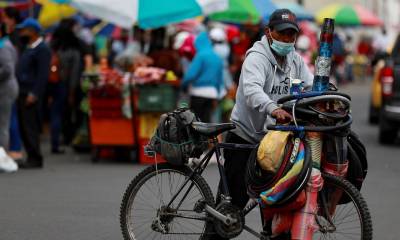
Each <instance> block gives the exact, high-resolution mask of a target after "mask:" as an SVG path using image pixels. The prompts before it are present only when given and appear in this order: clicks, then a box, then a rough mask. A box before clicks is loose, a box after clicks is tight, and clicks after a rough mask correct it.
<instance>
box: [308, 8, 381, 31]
mask: <svg viewBox="0 0 400 240" xmlns="http://www.w3.org/2000/svg"><path fill="white" fill-rule="evenodd" d="M324 18H334V19H335V24H338V25H353V26H357V25H364V26H381V25H382V24H383V22H382V20H381V19H379V18H378V17H377V16H375V14H373V13H372V12H370V11H369V10H368V9H366V8H364V7H363V6H361V5H359V4H356V5H349V4H332V5H329V6H327V7H325V8H323V9H322V10H320V11H319V12H318V13H317V15H316V20H317V22H318V23H322V22H323V21H324Z"/></svg>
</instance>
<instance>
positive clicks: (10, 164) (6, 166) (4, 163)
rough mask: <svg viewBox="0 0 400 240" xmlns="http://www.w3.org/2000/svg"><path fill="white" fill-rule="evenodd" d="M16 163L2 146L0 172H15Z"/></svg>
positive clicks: (16, 168) (0, 149) (0, 150)
mask: <svg viewBox="0 0 400 240" xmlns="http://www.w3.org/2000/svg"><path fill="white" fill-rule="evenodd" d="M17 170H18V165H17V163H16V162H15V161H14V159H12V158H11V157H10V156H8V155H7V153H6V152H5V151H4V148H0V172H8V173H10V172H16V171H17Z"/></svg>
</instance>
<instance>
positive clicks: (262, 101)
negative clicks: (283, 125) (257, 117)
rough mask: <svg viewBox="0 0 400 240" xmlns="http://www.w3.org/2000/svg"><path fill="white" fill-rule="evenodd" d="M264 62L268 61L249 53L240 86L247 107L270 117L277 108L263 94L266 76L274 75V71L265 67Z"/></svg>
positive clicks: (258, 55)
mask: <svg viewBox="0 0 400 240" xmlns="http://www.w3.org/2000/svg"><path fill="white" fill-rule="evenodd" d="M265 61H268V60H267V59H266V58H265V57H264V56H263V55H261V54H259V53H250V54H249V55H248V56H247V58H246V60H245V61H244V63H243V66H242V74H243V76H242V84H243V92H244V96H245V98H246V103H247V105H248V106H249V107H251V108H254V109H256V110H257V111H258V112H260V113H262V114H263V115H264V116H267V115H272V112H273V111H274V110H276V109H278V108H279V107H278V105H277V104H276V102H274V101H273V100H272V99H271V98H270V97H269V96H268V95H267V94H266V93H265V92H264V86H265V84H266V82H265V81H266V80H267V76H269V75H271V76H272V75H273V74H274V69H273V68H272V67H269V66H267V65H265V64H264V63H265ZM272 81H273V80H272ZM270 84H273V83H270ZM268 91H269V89H267V92H268Z"/></svg>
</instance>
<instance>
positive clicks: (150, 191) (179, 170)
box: [120, 163, 214, 240]
mask: <svg viewBox="0 0 400 240" xmlns="http://www.w3.org/2000/svg"><path fill="white" fill-rule="evenodd" d="M191 172H192V171H191V170H190V168H188V167H177V166H172V165H170V164H167V163H164V164H159V165H158V167H157V169H156V167H155V166H150V167H148V168H146V169H145V170H143V171H142V172H141V173H140V174H139V175H138V176H136V177H135V178H134V179H133V180H132V182H131V183H130V185H129V186H128V188H127V190H126V192H125V194H124V197H123V200H122V204H121V209H120V224H121V230H122V234H123V237H124V239H125V240H133V239H135V240H142V239H143V240H148V239H202V240H204V239H208V236H209V235H210V231H212V224H211V221H212V219H211V218H210V217H209V216H208V214H207V213H205V212H204V211H202V210H200V211H199V210H197V209H196V210H197V211H195V206H196V205H199V204H196V203H199V201H204V202H205V203H207V204H209V205H211V206H214V197H213V194H212V192H211V189H210V187H209V186H208V184H207V183H206V181H205V180H204V178H202V177H201V176H200V175H197V174H195V175H194V176H193V178H192V179H191V180H189V181H188V183H187V184H186V185H185V187H184V188H183V189H182V190H181V191H179V189H180V187H181V186H182V185H183V184H184V182H185V180H186V179H187V178H188V176H189V174H190V173H191ZM178 191H179V193H178ZM175 194H177V197H176V199H175V200H174V201H173V202H172V204H171V205H170V206H168V203H169V202H170V201H171V200H172V198H173V196H174V195H175Z"/></svg>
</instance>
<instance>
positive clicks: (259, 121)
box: [231, 36, 314, 143]
mask: <svg viewBox="0 0 400 240" xmlns="http://www.w3.org/2000/svg"><path fill="white" fill-rule="evenodd" d="M313 78H314V76H313V74H312V73H311V72H310V70H309V69H308V67H307V65H306V64H305V63H304V61H303V59H302V58H301V57H300V55H298V54H297V53H296V52H294V51H292V52H291V53H289V54H288V55H287V56H286V63H285V64H284V68H283V69H282V68H281V67H280V66H279V65H278V63H277V61H276V59H275V56H274V55H273V53H272V52H271V49H270V46H269V43H268V40H267V38H266V37H265V36H263V37H262V39H261V41H258V42H256V43H255V44H254V45H253V47H252V48H251V49H249V50H248V51H247V53H246V59H245V61H244V63H243V66H242V72H241V74H240V80H239V87H238V90H237V93H236V104H235V106H234V108H233V110H232V115H231V120H232V122H234V123H235V124H236V126H237V127H236V129H235V130H233V132H234V133H236V134H237V135H238V136H240V137H242V138H243V139H245V140H247V141H249V142H252V143H258V142H260V141H261V139H262V138H263V137H264V135H265V134H266V132H267V128H266V126H267V125H268V124H274V122H275V120H274V119H273V118H272V117H271V113H272V112H273V111H274V110H275V109H277V108H278V105H277V100H278V99H280V98H282V97H285V96H287V95H289V94H290V84H291V79H301V80H303V81H304V84H303V86H304V87H305V88H310V87H311V85H312V82H313Z"/></svg>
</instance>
